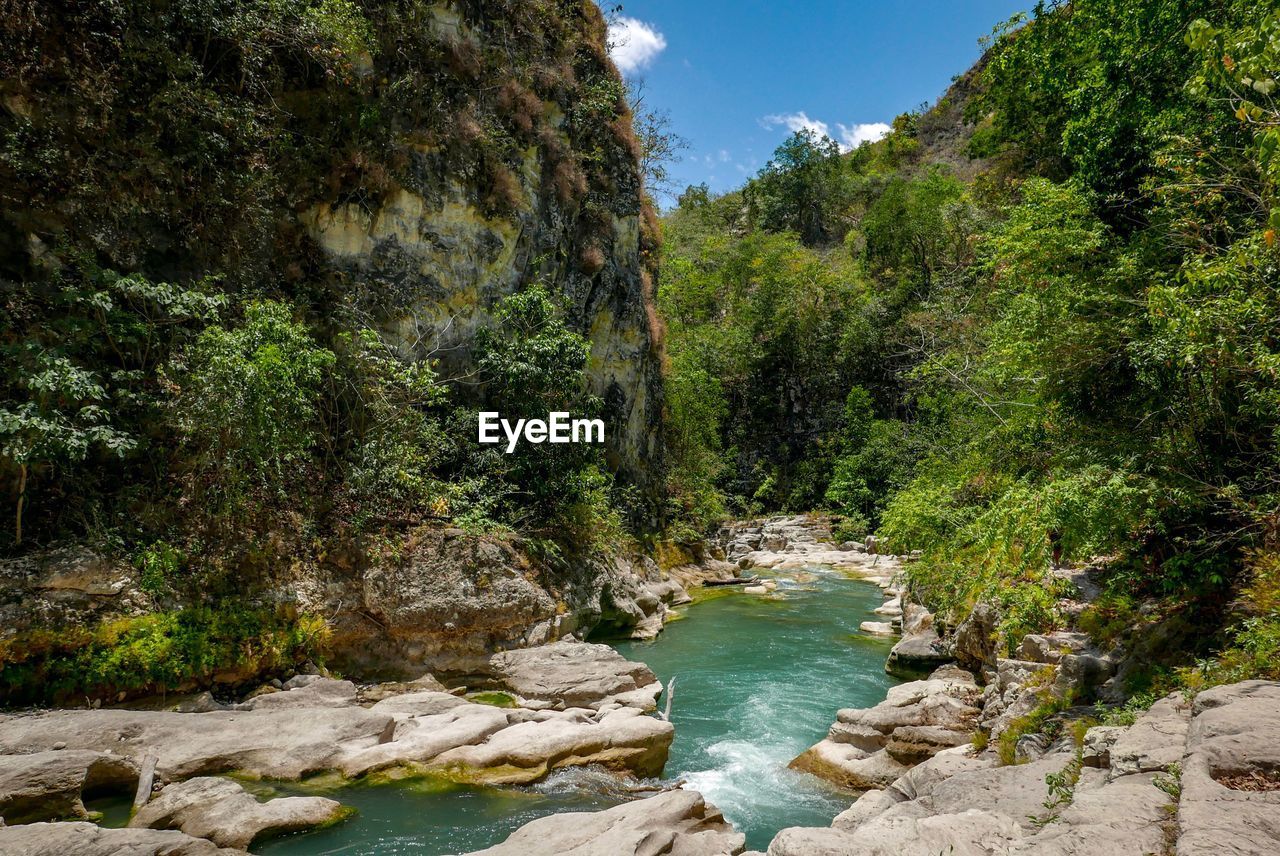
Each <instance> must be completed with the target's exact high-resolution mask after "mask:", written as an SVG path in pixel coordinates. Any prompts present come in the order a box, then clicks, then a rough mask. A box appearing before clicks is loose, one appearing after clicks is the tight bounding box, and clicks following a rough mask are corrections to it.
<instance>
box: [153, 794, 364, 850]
mask: <svg viewBox="0 0 1280 856" xmlns="http://www.w3.org/2000/svg"><path fill="white" fill-rule="evenodd" d="M351 813H352V810H350V809H347V808H345V807H344V806H343V805H342V804H341V803H339V802H337V801H336V800H331V799H325V798H324V797H281V798H279V799H272V800H268V801H266V802H258V801H257V800H256V799H254V798H253V797H252V796H251V795H250V794H248V793H247V792H246V791H245V790H244V788H242V787H241V786H240V785H239V784H237V783H236V782H233V781H231V780H230V779H221V778H215V777H210V776H202V777H199V778H195V779H189V780H188V781H185V782H180V783H178V784H173V785H168V786H166V787H165V789H164V790H162V791H161V792H160V794H159V796H157V797H155V798H154V799H152V800H151V801H150V802H149V803H147V804H146V805H145V806H143V807H142V808H141V809H139V810H138V813H137V814H136V815H134V817H133V819H132V820H130V821H129V826H130V827H131V828H137V829H178V830H181V831H182V832H185V833H186V834H187V835H191V836H194V837H196V838H207V839H209V840H210V841H212V842H213V843H215V844H217V845H219V846H222V847H232V848H239V849H242V850H243V849H247V848H248V847H249V845H250V844H251V843H253V842H254V841H258V840H260V839H262V838H265V837H269V836H273V835H280V834H284V833H288V832H301V831H303V830H307V829H313V828H315V827H317V826H328V825H331V824H333V823H337V822H338V821H340V820H342V819H343V818H345V817H347V816H349V815H350V814H351Z"/></svg>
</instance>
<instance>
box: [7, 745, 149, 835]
mask: <svg viewBox="0 0 1280 856" xmlns="http://www.w3.org/2000/svg"><path fill="white" fill-rule="evenodd" d="M137 783H138V767H137V765H136V764H134V763H133V762H132V761H130V760H129V759H128V758H123V757H121V756H119V755H113V754H110V753H107V752H98V751H93V750H89V749H79V750H76V749H64V750H60V751H46V752H35V753H32V754H29V755H0V818H4V821H5V823H8V824H15V823H31V822H32V821H37V820H64V819H67V818H86V817H87V816H88V814H87V813H86V811H85V808H84V803H83V802H82V800H81V797H82V795H83V794H84V793H85V792H87V791H94V790H98V789H114V790H118V791H121V792H132V790H133V788H134V787H135V786H136V785H137Z"/></svg>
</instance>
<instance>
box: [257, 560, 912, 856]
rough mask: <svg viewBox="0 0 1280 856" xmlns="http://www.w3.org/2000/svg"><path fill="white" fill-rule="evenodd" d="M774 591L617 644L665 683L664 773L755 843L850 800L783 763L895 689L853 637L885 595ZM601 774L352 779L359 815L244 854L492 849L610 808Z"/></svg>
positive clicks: (429, 853)
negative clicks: (534, 778) (670, 729)
mask: <svg viewBox="0 0 1280 856" xmlns="http://www.w3.org/2000/svg"><path fill="white" fill-rule="evenodd" d="M779 582H780V585H779V589H778V596H777V597H770V596H757V595H749V594H745V593H742V592H737V591H735V592H726V593H724V594H720V595H718V596H713V597H711V598H709V599H707V600H706V601H705V602H702V603H699V604H696V605H694V606H691V607H688V608H686V610H685V616H686V617H684V618H682V619H681V620H678V621H675V622H672V623H671V624H668V625H667V628H666V629H665V630H664V631H663V633H662V635H661V636H659V637H658V638H657V640H655V641H653V642H620V643H616V644H615V645H614V647H615V648H617V650H618V651H620V652H621V653H622V654H623V655H625V656H627V657H629V658H631V659H635V660H642V661H643V662H645V663H647V664H649V666H650V668H652V669H653V670H654V672H656V673H657V674H658V676H659V677H660V678H661V679H662V681H663V683H664V684H665V683H666V682H667V681H668V680H669V679H670V678H672V677H673V676H674V677H675V679H676V688H675V694H674V703H673V706H672V715H671V719H672V722H673V723H674V724H675V727H676V739H675V743H674V744H673V745H672V747H671V757H670V760H669V761H668V762H667V768H666V776H667V778H668V779H684V780H685V782H686V783H687V786H688V787H689V788H691V789H694V790H697V791H700V792H701V793H702V794H703V795H704V796H705V797H706V798H707V799H708V800H709V801H710V802H712V803H713V804H715V805H716V806H717V807H719V808H720V809H721V811H723V812H724V814H725V816H726V817H727V818H728V819H729V820H731V821H733V823H734V824H735V825H736V826H737V827H738V829H740V830H742V831H743V832H745V833H746V835H747V845H748V848H754V849H757V850H764V849H765V848H766V847H767V845H768V843H769V841H770V839H772V837H773V835H774V834H775V833H776V832H777V831H778V830H779V829H782V828H783V827H787V826H826V825H828V824H829V823H830V822H831V819H832V818H833V817H834V816H835V815H836V814H838V813H839V812H841V811H843V810H844V809H846V808H848V806H849V804H850V802H851V798H850V797H849V795H848V794H844V793H840V792H839V791H836V790H834V789H832V788H829V787H827V786H826V785H825V784H824V783H823V782H822V781H820V780H819V779H817V778H815V777H813V776H810V775H808V774H805V773H797V772H794V771H791V770H788V769H787V766H786V765H787V762H788V761H790V760H791V759H792V758H794V757H795V756H796V755H798V754H799V753H800V752H802V751H804V750H805V749H806V748H808V747H809V746H810V745H812V744H813V743H815V742H817V741H818V740H819V739H821V738H822V737H823V735H824V734H825V733H826V730H827V727H828V726H829V725H830V724H831V722H832V720H833V719H834V718H835V712H836V710H837V709H838V708H841V707H869V706H871V705H873V704H875V703H876V702H878V701H880V700H882V699H883V698H884V693H885V690H886V689H888V687H889V686H890V685H891V684H893V683H894V681H893V679H892V678H890V677H889V676H888V675H886V674H885V673H884V660H885V657H886V656H887V654H888V652H889V647H890V645H891V644H892V640H883V639H874V638H868V637H865V636H862V635H860V634H859V633H858V629H857V628H858V624H859V623H860V622H862V621H865V620H867V619H870V618H876V617H877V616H874V615H873V614H872V610H874V609H875V608H876V607H877V606H879V605H880V604H881V603H882V602H883V598H882V597H881V594H880V590H879V589H878V588H877V587H876V586H875V585H873V584H871V583H867V582H863V581H860V580H851V579H848V578H847V577H845V576H843V575H842V574H839V573H837V572H835V571H832V570H829V569H820V568H814V569H809V570H808V571H805V572H798V573H793V574H792V575H791V576H787V575H782V576H780V577H779ZM610 785H611V780H610V779H609V778H608V777H607V776H604V775H599V774H592V773H591V772H589V771H587V772H583V771H565V772H562V773H559V774H556V775H554V776H552V777H551V778H550V779H548V780H547V781H546V782H544V783H542V784H541V785H539V786H537V787H534V788H527V789H525V788H522V789H496V788H474V787H459V786H441V785H439V784H436V783H425V782H419V783H414V784H405V783H400V784H394V785H380V786H359V785H357V786H353V787H347V788H343V789H341V790H339V791H335V792H333V793H332V796H334V797H335V798H337V799H339V800H341V801H342V802H343V803H346V804H348V805H352V806H355V807H356V808H358V809H359V810H360V814H359V815H358V816H357V817H356V818H354V819H352V820H351V821H349V822H347V823H345V824H342V825H340V826H337V827H334V828H332V829H327V830H321V831H319V832H313V833H308V834H305V835H299V836H293V837H290V838H284V839H278V840H276V841H271V842H268V843H266V844H263V845H261V846H259V847H255V848H254V852H255V853H259V854H264V856H265V854H271V856H286V854H287V855H288V856H294V854H296V856H302V854H307V856H317V854H353V855H354V854H360V856H366V855H367V856H390V854H414V856H441V854H453V853H460V852H466V851H468V850H476V849H480V848H483V847H487V846H490V845H492V844H496V843H498V842H499V841H501V840H503V839H504V838H505V837H506V836H507V835H508V834H509V833H510V832H511V831H512V830H514V829H516V828H517V827H519V826H521V825H523V824H525V823H527V822H529V821H530V820H532V819H534V818H536V817H541V816H543V815H546V814H553V813H557V812H563V811H584V810H594V809H600V808H607V807H609V806H611V805H616V804H617V803H618V802H620V801H621V800H622V799H623V797H622V795H621V794H619V793H618V792H617V791H616V789H615V788H612V787H610Z"/></svg>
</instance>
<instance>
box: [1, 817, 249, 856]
mask: <svg viewBox="0 0 1280 856" xmlns="http://www.w3.org/2000/svg"><path fill="white" fill-rule="evenodd" d="M0 853H3V854H5V856H72V854H74V856H248V854H247V853H245V851H243V850H233V849H230V848H225V847H219V846H218V845H216V844H214V843H213V842H212V841H208V840H206V839H204V838H193V837H191V836H190V835H187V834H186V833H185V832H176V831H172V830H163V831H162V830H157V829H104V828H103V827H101V826H98V825H97V824H95V823H82V822H78V823H28V824H22V825H20V826H0Z"/></svg>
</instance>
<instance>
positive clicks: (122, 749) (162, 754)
mask: <svg viewBox="0 0 1280 856" xmlns="http://www.w3.org/2000/svg"><path fill="white" fill-rule="evenodd" d="M393 724H394V721H393V720H392V719H391V717H388V716H380V715H378V714H375V713H372V712H370V711H367V710H364V709H362V708H358V707H352V708H320V709H298V710H293V709H289V710H253V711H215V712H212V713H174V712H170V711H133V710H64V711H52V712H49V713H43V714H38V715H35V716H22V717H13V718H10V719H6V720H0V752H5V753H12V752H15V751H24V750H25V751H30V750H33V749H34V750H40V749H44V748H46V747H48V746H50V745H52V744H53V743H55V742H57V741H63V742H65V743H66V744H67V746H68V747H71V748H73V749H91V750H95V751H98V752H107V751H110V752H114V753H116V754H119V755H123V756H125V757H128V758H130V759H132V760H133V761H134V762H135V763H141V761H142V758H143V756H144V755H146V754H147V753H154V754H155V755H157V756H158V757H159V764H158V766H157V771H158V775H159V776H160V777H161V778H162V779H164V780H168V781H174V780H178V779H188V778H191V777H193V776H199V775H209V774H215V773H223V772H228V771H232V770H237V771H242V772H244V773H247V774H249V775H253V776H261V777H263V778H276V779H291V780H296V779H299V778H301V777H302V776H304V775H307V774H309V773H315V772H321V771H324V770H330V769H334V768H335V767H336V766H337V765H338V763H339V762H340V760H341V758H342V757H343V755H344V754H345V753H346V752H347V751H350V749H351V748H352V747H355V746H372V745H375V744H377V743H380V742H383V741H384V740H385V739H387V738H388V737H389V736H390V729H391V727H392V726H393Z"/></svg>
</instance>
